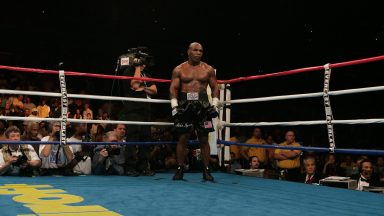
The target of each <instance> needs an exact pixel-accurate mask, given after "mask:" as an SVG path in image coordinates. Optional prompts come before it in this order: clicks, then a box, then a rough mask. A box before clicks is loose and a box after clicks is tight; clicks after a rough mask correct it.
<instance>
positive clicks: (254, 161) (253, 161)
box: [249, 156, 260, 169]
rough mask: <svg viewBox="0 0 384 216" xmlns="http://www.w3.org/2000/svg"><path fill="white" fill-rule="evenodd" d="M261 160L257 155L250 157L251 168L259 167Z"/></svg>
mask: <svg viewBox="0 0 384 216" xmlns="http://www.w3.org/2000/svg"><path fill="white" fill-rule="evenodd" d="M259 168H260V161H259V158H258V157H257V156H252V157H250V158H249V169H259Z"/></svg>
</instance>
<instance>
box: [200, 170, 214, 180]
mask: <svg viewBox="0 0 384 216" xmlns="http://www.w3.org/2000/svg"><path fill="white" fill-rule="evenodd" d="M203 179H204V181H211V182H213V181H214V179H213V176H212V175H211V171H210V169H209V167H205V168H204V170H203Z"/></svg>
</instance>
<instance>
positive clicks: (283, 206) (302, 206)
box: [0, 56, 384, 215]
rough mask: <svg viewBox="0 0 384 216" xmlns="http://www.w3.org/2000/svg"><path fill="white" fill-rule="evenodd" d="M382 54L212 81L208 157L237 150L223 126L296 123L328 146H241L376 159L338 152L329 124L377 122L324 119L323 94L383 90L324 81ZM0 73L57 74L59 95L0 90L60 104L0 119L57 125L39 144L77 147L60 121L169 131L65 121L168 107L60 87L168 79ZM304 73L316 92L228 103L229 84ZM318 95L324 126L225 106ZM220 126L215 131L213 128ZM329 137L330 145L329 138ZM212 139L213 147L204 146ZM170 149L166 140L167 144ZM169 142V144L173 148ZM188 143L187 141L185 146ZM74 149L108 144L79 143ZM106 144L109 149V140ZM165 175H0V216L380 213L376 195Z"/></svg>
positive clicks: (220, 176)
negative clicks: (216, 99)
mask: <svg viewBox="0 0 384 216" xmlns="http://www.w3.org/2000/svg"><path fill="white" fill-rule="evenodd" d="M382 60H384V56H377V57H373V58H367V59H360V60H354V61H349V62H342V63H336V64H326V65H324V66H315V67H309V68H302V69H296V70H290V71H283V72H278V73H273V74H265V75H258V76H251V77H240V78H236V79H231V80H221V81H219V83H220V86H221V90H220V100H221V102H222V103H223V104H224V107H223V109H222V110H221V111H220V117H219V119H220V120H217V125H216V127H217V128H219V129H217V130H216V132H215V133H214V134H212V135H211V137H210V141H211V142H210V145H211V148H212V149H213V151H211V153H212V154H217V155H218V156H219V159H220V163H221V164H222V165H227V163H228V161H229V159H230V158H229V157H230V156H229V145H239V146H241V145H244V144H243V143H235V142H230V141H229V137H230V127H233V126H242V127H253V126H274V125H279V126H281V125H284V126H297V125H304V126H305V125H326V127H327V135H328V141H329V147H328V148H324V147H308V146H307V147H306V146H301V147H282V146H277V145H256V144H255V145H249V144H248V145H247V146H254V147H262V148H285V149H300V150H303V151H311V152H331V153H336V154H337V153H348V154H364V155H384V151H383V150H380V149H377V150H372V149H369V150H368V149H339V148H337V145H336V142H335V140H337V134H335V133H334V131H333V125H334V124H377V123H383V122H384V119H353V120H336V119H334V116H333V114H332V107H331V103H330V102H331V101H330V97H329V96H330V95H334V96H336V95H343V94H356V93H362V92H374V91H381V90H384V86H374V87H366V88H359V89H346V90H338V91H331V90H330V88H329V86H330V85H329V81H330V75H331V69H334V68H338V67H346V66H351V65H357V64H365V63H370V62H376V61H382ZM0 71H1V72H14V71H18V72H27V73H41V74H47V75H48V74H51V75H58V76H59V81H60V90H61V92H60V93H54V92H38V91H21V90H8V89H0V94H5V95H6V94H23V95H35V96H47V97H60V98H61V102H62V104H61V105H62V108H63V109H62V115H61V118H30V117H29V118H25V117H15V116H0V120H13V121H26V120H28V121H42V120H44V121H60V122H61V123H62V124H61V125H62V128H61V129H62V130H61V131H62V136H61V140H60V141H59V142H57V141H56V142H44V143H54V144H79V143H76V142H67V141H66V123H67V122H83V123H110V124H126V125H157V126H171V125H173V123H170V122H135V121H116V120H85V119H69V118H67V108H68V98H80V99H94V100H118V101H138V102H148V103H164V104H167V103H169V100H162V99H139V98H126V97H113V96H102V95H82V94H69V93H67V89H66V82H65V79H66V77H67V76H86V77H93V78H99V79H139V80H145V81H153V82H159V83H168V82H169V80H164V79H152V78H133V77H121V76H112V75H103V74H90V73H80V72H72V71H63V70H61V71H55V70H42V69H31V68H21V67H11V66H3V65H0ZM310 71H324V89H323V92H316V93H307V94H296V95H284V96H273V97H263V98H249V99H232V98H231V88H230V85H231V84H232V83H236V82H242V81H250V80H254V79H262V78H272V77H277V76H285V75H293V74H297V73H304V72H310ZM312 97H323V100H324V111H325V116H326V117H325V119H324V120H312V121H293V122H245V123H244V122H243V123H241V122H239V123H232V122H231V110H230V107H229V105H231V106H235V105H236V104H240V103H256V102H264V101H273V100H291V99H298V98H312ZM221 127H223V129H220V128H221ZM335 137H336V139H335ZM212 140H213V143H212ZM21 143H28V144H36V143H42V142H36V141H20V142H8V141H2V142H1V144H21ZM161 143H163V142H127V143H119V144H125V145H132V144H143V145H146V144H149V145H153V144H161ZM167 143H170V142H167ZM173 143H174V142H173ZM191 143H193V141H191ZM81 144H94V145H95V144H96V145H98V144H110V143H95V142H89V143H87V142H81ZM113 144H116V143H115V142H114V143H113ZM172 176H173V173H157V174H156V175H155V176H151V177H149V176H140V177H136V178H132V177H127V176H92V175H90V176H76V177H62V176H52V177H41V176H38V177H33V178H22V177H5V176H1V177H0V208H1V209H2V210H3V211H2V213H1V214H2V215H149V214H153V215H234V214H239V215H252V214H258V213H267V214H269V215H294V214H301V213H304V214H306V215H382V214H383V212H384V206H383V205H382V202H383V198H384V197H383V195H382V194H376V193H369V192H360V191H354V190H346V189H339V188H331V187H326V186H314V185H306V184H302V183H295V182H288V181H279V180H274V179H264V178H256V177H247V176H240V175H234V174H229V173H221V172H217V173H214V177H215V179H216V181H217V182H215V183H211V182H202V181H201V173H186V175H185V178H186V179H187V181H172V180H171V179H172Z"/></svg>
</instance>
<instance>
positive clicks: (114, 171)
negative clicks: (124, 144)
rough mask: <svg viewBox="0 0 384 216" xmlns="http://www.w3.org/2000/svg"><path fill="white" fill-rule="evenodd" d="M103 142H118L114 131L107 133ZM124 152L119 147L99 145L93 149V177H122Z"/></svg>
mask: <svg viewBox="0 0 384 216" xmlns="http://www.w3.org/2000/svg"><path fill="white" fill-rule="evenodd" d="M103 141H104V142H118V141H119V139H118V135H117V134H116V132H115V131H109V132H107V133H106V134H105V135H104V137H103ZM124 164H125V158H124V151H123V150H122V148H121V146H120V145H99V146H97V147H96V148H95V154H94V156H93V160H92V171H93V174H95V175H124Z"/></svg>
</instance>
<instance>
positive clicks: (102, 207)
mask: <svg viewBox="0 0 384 216" xmlns="http://www.w3.org/2000/svg"><path fill="white" fill-rule="evenodd" d="M213 175H214V177H215V179H216V181H217V182H215V183H211V182H202V181H201V177H202V175H201V173H186V174H185V176H184V178H185V179H186V181H173V180H172V176H173V174H172V173H158V174H156V175H155V176H152V177H144V176H143V177H125V176H76V177H33V178H26V177H0V215H23V216H26V215H49V216H54V215H98V216H100V215H167V216H168V215H177V216H179V215H193V216H196V215H204V216H206V215H220V216H223V215H236V216H239V215H261V214H265V215H268V216H274V215H279V216H282V215H290V216H291V215H306V216H308V215H359V216H362V215H370V216H371V215H384V194H377V193H371V192H360V191H354V190H347V189H341V188H332V187H326V186H316V185H306V184H302V183H294V182H287V181H279V180H272V179H264V178H257V177H248V176H240V175H234V174H227V173H214V174H213Z"/></svg>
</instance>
